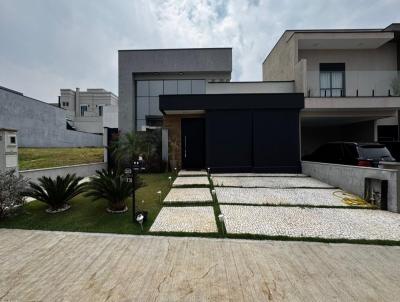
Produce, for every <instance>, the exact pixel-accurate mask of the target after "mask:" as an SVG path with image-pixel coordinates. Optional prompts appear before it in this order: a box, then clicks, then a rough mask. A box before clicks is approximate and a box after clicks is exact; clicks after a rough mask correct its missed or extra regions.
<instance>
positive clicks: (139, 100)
mask: <svg viewBox="0 0 400 302" xmlns="http://www.w3.org/2000/svg"><path fill="white" fill-rule="evenodd" d="M205 92H206V81H205V80H149V81H136V127H137V129H138V130H142V126H144V125H149V121H150V120H152V119H148V117H149V116H150V117H151V118H153V119H154V117H157V116H158V117H160V118H161V117H162V113H161V112H160V110H159V95H162V94H204V93H205ZM99 110H100V109H99ZM152 124H153V125H154V124H159V120H158V121H157V122H154V123H152Z"/></svg>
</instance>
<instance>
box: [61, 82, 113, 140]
mask: <svg viewBox="0 0 400 302" xmlns="http://www.w3.org/2000/svg"><path fill="white" fill-rule="evenodd" d="M59 104H60V107H61V108H63V109H65V110H67V119H69V123H70V125H71V126H72V127H73V128H75V129H76V130H79V131H83V132H90V133H102V132H103V118H104V112H105V108H106V107H108V106H112V107H117V108H118V97H117V96H116V95H115V94H113V93H112V92H109V91H106V90H104V89H87V90H86V91H80V89H79V88H77V89H76V90H71V89H61V91H60V99H59ZM106 119H107V121H110V120H118V109H117V110H111V111H108V113H107V118H106ZM114 124H115V123H114Z"/></svg>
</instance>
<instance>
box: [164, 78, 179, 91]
mask: <svg viewBox="0 0 400 302" xmlns="http://www.w3.org/2000/svg"><path fill="white" fill-rule="evenodd" d="M164 94H178V81H176V80H168V81H164Z"/></svg>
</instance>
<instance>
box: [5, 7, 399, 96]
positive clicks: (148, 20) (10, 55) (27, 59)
mask: <svg viewBox="0 0 400 302" xmlns="http://www.w3.org/2000/svg"><path fill="white" fill-rule="evenodd" d="M399 9H400V2H398V1H394V0H383V1H379V2H376V1H372V0H367V1H366V0H365V1H363V0H353V1H344V0H325V1H318V0H313V1H312V0H301V1H300V0H296V1H292V0H280V1H276V0H275V1H274V0H265V1H263V0H260V1H256V0H231V1H229V0H213V1H211V0H175V1H173V0H158V1H146V0H136V1H131V0H119V1H112V0H103V1H98V0H85V1H80V0H59V1H53V0H35V1H30V0H25V1H24V0H2V1H1V2H0V41H1V43H2V44H1V47H0V66H1V67H0V85H2V86H6V87H9V88H12V89H16V90H20V91H22V92H23V93H24V94H25V95H28V96H32V97H35V98H39V99H42V100H45V101H49V102H55V101H56V100H57V95H58V93H59V89H60V88H74V87H81V88H83V89H84V88H87V87H102V88H105V89H109V90H111V91H113V92H114V93H118V91H117V87H118V83H117V81H118V78H117V77H118V70H117V59H118V58H117V56H118V54H117V50H118V49H135V48H136V49H137V48H174V47H227V46H228V47H233V79H234V80H260V79H261V63H262V61H263V59H264V58H265V56H266V54H267V53H268V52H269V50H270V49H271V48H272V47H273V45H274V44H275V42H276V41H277V40H278V39H279V37H280V36H281V34H282V33H283V31H284V30H285V29H288V28H353V27H356V28H357V27H385V26H387V25H389V23H392V22H396V21H398V19H396V18H398V17H397V12H398V11H399Z"/></svg>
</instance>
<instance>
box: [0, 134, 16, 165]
mask: <svg viewBox="0 0 400 302" xmlns="http://www.w3.org/2000/svg"><path fill="white" fill-rule="evenodd" d="M10 169H15V170H16V171H17V172H18V143H17V130H14V129H5V128H0V172H4V171H6V170H10Z"/></svg>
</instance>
